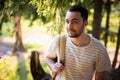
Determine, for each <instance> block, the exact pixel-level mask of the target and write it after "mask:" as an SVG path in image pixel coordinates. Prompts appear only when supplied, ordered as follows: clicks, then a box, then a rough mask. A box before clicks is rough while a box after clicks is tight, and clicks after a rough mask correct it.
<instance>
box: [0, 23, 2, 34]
mask: <svg viewBox="0 0 120 80" xmlns="http://www.w3.org/2000/svg"><path fill="white" fill-rule="evenodd" d="M1 35H2V23H1V22H0V36H1Z"/></svg>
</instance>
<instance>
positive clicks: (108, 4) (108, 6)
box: [104, 0, 111, 47]
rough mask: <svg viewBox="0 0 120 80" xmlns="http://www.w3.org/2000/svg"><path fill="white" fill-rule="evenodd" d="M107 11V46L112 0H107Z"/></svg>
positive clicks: (105, 39) (105, 42) (105, 40)
mask: <svg viewBox="0 0 120 80" xmlns="http://www.w3.org/2000/svg"><path fill="white" fill-rule="evenodd" d="M106 11H107V16H106V28H105V36H104V44H105V47H107V42H108V35H109V19H110V12H111V2H110V0H107V3H106Z"/></svg>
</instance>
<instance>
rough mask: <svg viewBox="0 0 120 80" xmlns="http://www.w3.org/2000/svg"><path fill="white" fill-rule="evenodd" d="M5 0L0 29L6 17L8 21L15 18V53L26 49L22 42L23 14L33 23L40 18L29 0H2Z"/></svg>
mask: <svg viewBox="0 0 120 80" xmlns="http://www.w3.org/2000/svg"><path fill="white" fill-rule="evenodd" d="M2 1H4V3H3V2H2V8H1V7H0V8H1V9H0V11H1V14H2V15H0V17H1V18H0V24H1V27H0V29H2V23H3V22H5V20H4V19H6V21H10V20H12V19H14V20H15V21H14V24H15V27H14V28H15V34H16V36H15V37H16V42H15V44H14V47H13V51H12V52H13V53H15V52H16V51H18V50H19V51H26V49H25V48H24V46H23V42H22V34H21V33H22V31H21V30H22V29H21V28H22V27H21V23H20V21H21V16H22V17H24V18H26V19H30V20H31V24H32V22H33V21H34V20H35V19H38V18H39V17H38V15H37V13H36V8H35V7H33V6H32V5H31V4H29V2H30V1H29V0H26V1H24V0H21V1H19V0H2Z"/></svg>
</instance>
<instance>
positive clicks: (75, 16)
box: [65, 11, 87, 38]
mask: <svg viewBox="0 0 120 80" xmlns="http://www.w3.org/2000/svg"><path fill="white" fill-rule="evenodd" d="M86 25H87V21H86V20H85V21H83V18H82V17H81V14H80V13H79V12H69V11H68V12H67V14H66V18H65V26H66V30H67V33H68V35H69V36H70V37H71V38H77V37H79V36H80V35H81V34H82V33H83V32H84V28H85V26H86Z"/></svg>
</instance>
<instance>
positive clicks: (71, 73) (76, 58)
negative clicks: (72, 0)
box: [45, 5, 111, 80]
mask: <svg viewBox="0 0 120 80" xmlns="http://www.w3.org/2000/svg"><path fill="white" fill-rule="evenodd" d="M87 19H88V11H87V10H86V9H85V8H84V7H81V6H79V5H75V6H72V7H70V8H69V9H68V11H67V14H66V18H65V27H66V30H67V36H66V38H67V39H66V47H65V48H66V51H65V64H64V65H63V64H62V63H59V62H56V61H55V59H56V58H57V49H56V48H57V47H58V46H59V45H58V43H59V39H58V37H56V38H55V39H54V40H53V41H52V42H51V44H50V46H49V48H48V50H47V53H46V58H45V60H46V63H47V64H48V66H49V67H50V69H51V71H52V72H55V73H57V76H56V78H55V80H92V78H93V75H94V73H95V80H105V79H104V76H105V73H106V72H110V69H111V64H110V60H109V57H108V54H107V52H106V50H105V47H104V46H103V45H102V44H101V43H100V41H98V40H97V39H95V38H94V37H92V36H89V35H88V34H87V33H85V27H86V26H87V24H88V21H87Z"/></svg>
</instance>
